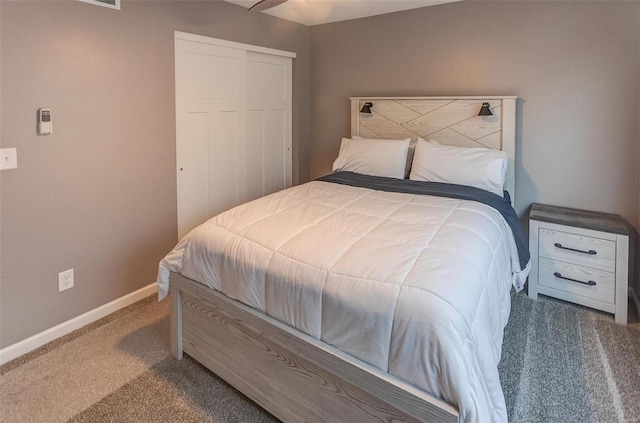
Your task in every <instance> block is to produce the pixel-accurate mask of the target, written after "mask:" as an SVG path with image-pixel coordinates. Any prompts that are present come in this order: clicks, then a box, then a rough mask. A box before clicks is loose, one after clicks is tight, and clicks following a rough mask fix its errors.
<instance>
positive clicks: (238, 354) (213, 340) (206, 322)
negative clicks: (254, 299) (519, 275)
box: [170, 97, 516, 423]
mask: <svg viewBox="0 0 640 423" xmlns="http://www.w3.org/2000/svg"><path fill="white" fill-rule="evenodd" d="M365 101H371V102H373V103H374V107H373V110H374V117H373V119H372V117H371V116H368V117H366V118H365V117H363V118H362V119H360V114H359V110H360V107H361V103H363V102H365ZM484 101H488V102H490V103H491V105H492V109H493V110H494V115H498V116H497V119H498V120H499V122H500V123H499V127H498V130H497V131H498V132H499V136H497V137H496V136H495V133H496V131H491V130H490V128H489V129H487V128H484V129H483V128H480V129H478V128H476V129H473V128H472V129H469V127H471V126H476V127H477V126H478V125H481V123H480V122H481V121H480V120H479V119H475V114H477V110H479V108H480V106H481V104H482V102H484ZM394 102H398V103H397V104H399V105H400V106H401V107H398V106H397V104H394ZM456 103H457V104H456ZM470 104H472V105H470ZM515 104H516V101H515V97H420V98H418V97H412V98H379V97H367V98H352V99H351V110H352V135H361V136H365V137H378V138H381V137H386V138H392V137H394V138H398V136H402V137H404V136H403V135H402V134H397V135H395V134H396V132H397V131H401V130H399V129H398V126H400V127H403V128H405V127H409V128H412V129H415V128H417V127H418V126H420V128H427V129H430V130H432V132H430V133H429V132H425V133H422V131H420V132H414V137H413V138H415V136H417V135H423V136H426V137H428V138H431V139H436V140H437V141H438V142H441V143H446V144H458V145H469V141H468V140H469V139H471V138H469V134H470V133H472V132H473V133H475V134H476V135H478V134H479V135H480V138H482V137H486V134H487V133H490V134H493V136H492V137H486V138H485V140H488V139H491V138H493V139H499V145H492V146H491V147H493V148H497V149H502V150H504V151H506V152H507V154H508V156H509V160H510V165H511V166H509V167H510V171H509V172H508V179H509V181H508V187H510V193H511V195H512V198H513V197H514V192H513V187H514V186H515V185H514V178H513V175H514V174H513V166H512V165H513V159H514V157H515ZM447 105H449V107H447ZM403 107H404V108H408V109H411V110H413V111H414V112H416V113H419V114H420V116H422V118H415V117H414V118H412V119H409V120H407V116H406V115H404V116H403V115H402V114H401V113H398V112H400V111H402V109H403ZM428 109H431V110H430V111H427V110H428ZM443 109H444V110H443ZM437 110H440V112H437ZM470 110H476V112H475V114H473V113H472V114H473V116H467V117H466V118H464V116H465V115H469V114H470V113H471V112H470ZM434 111H435V113H433V114H432V115H431V116H429V118H428V119H427V118H425V116H427V115H428V114H429V113H430V112H434ZM443 112H447V113H448V114H447V115H443ZM378 113H380V114H382V113H386V114H387V116H382V117H383V118H384V119H386V120H389V116H388V115H392V116H393V117H394V118H395V119H396V120H398V121H400V122H401V123H400V124H397V125H388V124H385V125H387V126H389V127H390V128H391V131H390V130H388V129H384V128H382V127H381V126H383V125H377V126H376V125H375V122H374V120H375V119H378V118H380V116H378V118H376V117H375V116H377V114H378ZM409 115H410V116H413V114H412V113H410V112H409ZM367 118H368V119H370V120H367V121H365V119H367ZM495 119H496V118H493V122H490V123H491V124H492V125H493V126H492V127H493V128H494V129H495ZM378 120H379V121H382V118H380V119H378ZM361 121H363V122H366V123H362V122H361ZM412 122H413V123H412ZM429 122H431V123H429ZM465 122H467V123H465ZM394 123H397V122H394ZM367 125H368V126H367ZM403 125H404V126H403ZM414 125H415V127H414ZM353 127H355V129H354V128H353ZM372 127H373V129H374V130H375V132H374V131H373V130H372V129H371V128H372ZM437 128H441V129H438V130H436V129H437ZM405 129H406V128H405ZM393 131H396V132H393ZM474 131H475V132H474ZM438 132H440V134H439V135H438ZM452 132H454V133H458V132H463V133H464V135H462V134H461V135H462V136H463V137H464V138H466V139H467V140H464V139H460V138H459V137H456V136H455V134H452ZM433 134H435V135H433ZM482 134H485V135H482ZM432 135H433V136H432ZM443 140H447V142H444V141H443ZM452 140H453V141H452ZM472 141H473V140H472ZM170 297H171V354H172V355H173V356H174V357H176V358H177V359H182V357H183V354H184V353H187V354H188V355H189V356H191V357H192V358H194V359H195V360H197V361H198V362H200V363H201V364H203V365H204V366H205V367H207V368H208V369H209V370H211V371H212V372H214V373H215V374H217V375H218V376H220V377H221V378H222V379H224V380H226V381H227V382H228V383H230V384H231V385H233V386H234V387H235V388H237V389H238V390H239V391H241V392H242V393H244V394H245V395H246V396H248V397H249V398H251V399H252V400H253V401H255V402H256V403H257V404H258V405H260V406H261V407H263V408H264V409H265V410H267V411H269V412H270V413H271V414H273V415H274V416H276V417H277V418H279V419H280V420H282V421H284V422H314V423H316V422H350V423H357V422H372V421H379V422H457V421H459V413H458V410H457V409H456V408H455V407H454V406H452V405H450V404H447V403H446V402H444V401H442V400H440V399H438V398H435V397H434V396H432V395H431V394H429V393H427V392H424V391H422V390H420V389H418V388H416V387H414V386H412V385H410V384H408V383H406V382H403V381H402V380H400V379H398V378H396V377H393V376H391V375H389V374H388V373H386V372H383V371H381V370H379V369H377V368H375V367H373V366H370V365H368V364H366V363H364V362H362V361H360V360H358V359H356V358H354V357H352V356H350V355H348V354H346V353H343V352H342V351H340V350H338V349H336V348H334V347H332V346H330V345H328V344H325V343H324V342H322V341H319V340H317V339H315V338H313V337H311V336H308V335H306V334H304V333H302V332H300V331H298V330H296V329H293V328H291V327H289V326H287V325H285V324H283V323H281V322H279V321H277V320H275V319H273V318H271V317H269V316H267V315H265V314H264V313H262V312H260V311H257V310H254V309H252V308H250V307H248V306H245V305H243V304H241V303H239V302H237V301H234V300H232V299H230V298H228V297H227V296H225V295H224V294H221V293H219V292H216V291H214V290H212V289H210V288H208V287H206V286H205V285H202V284H200V283H199V282H196V281H193V280H191V279H188V278H186V277H184V276H182V275H180V274H177V273H172V274H171V277H170Z"/></svg>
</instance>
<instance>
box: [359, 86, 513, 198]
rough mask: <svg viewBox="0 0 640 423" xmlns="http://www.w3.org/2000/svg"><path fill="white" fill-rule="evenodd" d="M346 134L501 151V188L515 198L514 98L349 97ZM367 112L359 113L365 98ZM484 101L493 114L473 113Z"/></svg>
mask: <svg viewBox="0 0 640 423" xmlns="http://www.w3.org/2000/svg"><path fill="white" fill-rule="evenodd" d="M350 100H351V135H352V136H356V135H359V136H361V137H363V138H385V139H403V138H411V139H412V140H416V139H417V138H418V136H421V137H422V138H425V139H431V140H434V141H437V142H439V143H440V144H446V145H457V146H461V147H485V148H490V149H493V150H503V151H505V152H506V153H507V157H508V158H509V167H508V170H507V181H506V186H505V188H506V189H507V191H509V194H511V197H512V201H513V200H514V198H515V191H514V188H515V171H514V165H515V111H516V97H515V96H489V97H352V98H351V99H350ZM368 101H370V102H372V103H373V107H372V108H371V111H372V115H370V116H367V115H361V114H360V109H361V108H362V106H363V105H364V103H365V102H368ZM483 102H487V103H489V104H490V105H491V106H490V107H491V111H492V112H493V116H478V111H479V110H480V107H481V106H482V103H483Z"/></svg>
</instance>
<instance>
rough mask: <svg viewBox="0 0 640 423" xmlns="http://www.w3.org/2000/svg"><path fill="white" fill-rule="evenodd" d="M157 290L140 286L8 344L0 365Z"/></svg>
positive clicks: (152, 285) (0, 355)
mask: <svg viewBox="0 0 640 423" xmlns="http://www.w3.org/2000/svg"><path fill="white" fill-rule="evenodd" d="M156 292H158V285H157V284H156V283H155V282H154V283H152V284H150V285H147V286H145V287H144V288H140V289H138V290H137V291H134V292H132V293H130V294H127V295H125V296H124V297H120V298H118V299H116V300H113V301H111V302H110V303H107V304H105V305H103V306H100V307H98V308H95V309H93V310H91V311H88V312H86V313H84V314H82V315H80V316H78V317H74V318H73V319H71V320H67V321H66V322H64V323H60V324H59V325H57V326H54V327H52V328H50V329H47V330H45V331H43V332H40V333H38V334H35V335H33V336H31V337H29V338H27V339H25V340H22V341H20V342H16V343H15V344H13V345H9V346H8V347H6V348H3V349H1V350H0V365H1V364H4V363H7V362H9V361H11V360H13V359H14V358H18V357H20V356H21V355H23V354H26V353H28V352H31V351H33V350H35V349H36V348H38V347H41V346H43V345H44V344H46V343H48V342H51V341H53V340H55V339H58V338H60V337H61V336H64V335H66V334H68V333H71V332H73V331H74V330H76V329H80V328H81V327H83V326H86V325H88V324H89V323H93V322H95V321H96V320H100V319H102V318H103V317H105V316H107V315H109V314H111V313H113V312H115V311H118V310H120V309H122V308H125V307H126V306H128V305H131V304H133V303H135V302H136V301H140V300H141V299H143V298H146V297H148V296H149V295H153V294H154V293H156Z"/></svg>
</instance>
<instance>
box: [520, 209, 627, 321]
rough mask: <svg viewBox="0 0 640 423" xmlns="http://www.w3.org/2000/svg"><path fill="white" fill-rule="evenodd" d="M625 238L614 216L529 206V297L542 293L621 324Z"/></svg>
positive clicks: (620, 221)
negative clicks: (602, 313)
mask: <svg viewBox="0 0 640 423" xmlns="http://www.w3.org/2000/svg"><path fill="white" fill-rule="evenodd" d="M629 237H630V230H629V226H628V224H627V223H626V221H625V220H624V219H623V218H622V217H620V216H618V215H615V214H608V213H598V212H591V211H585V210H577V209H569V208H565V207H555V206H548V205H543V204H533V206H532V207H531V212H530V213H529V250H530V251H531V273H530V274H529V288H528V289H529V297H530V298H533V299H536V298H538V294H544V295H548V296H550V297H554V298H559V299H561V300H565V301H570V302H572V303H575V304H580V305H583V306H587V307H591V308H595V309H598V310H602V311H605V312H608V313H613V314H615V320H616V323H620V324H623V325H626V324H627V301H628V299H627V295H628V289H629V288H628V287H629Z"/></svg>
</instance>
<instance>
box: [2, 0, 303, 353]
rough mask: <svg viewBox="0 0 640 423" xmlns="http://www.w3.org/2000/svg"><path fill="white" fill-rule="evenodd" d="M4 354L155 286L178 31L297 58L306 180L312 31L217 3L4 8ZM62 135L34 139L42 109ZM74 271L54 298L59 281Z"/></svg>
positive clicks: (298, 133) (170, 223) (171, 229)
mask: <svg viewBox="0 0 640 423" xmlns="http://www.w3.org/2000/svg"><path fill="white" fill-rule="evenodd" d="M0 11H1V17H0V19H1V21H0V31H1V32H0V42H1V57H2V63H1V75H2V80H1V104H0V105H1V108H2V120H3V122H2V123H3V125H2V127H1V143H2V147H17V149H18V165H19V167H18V169H16V170H10V171H2V172H1V174H0V178H1V179H0V190H1V191H0V192H1V194H0V203H1V208H0V213H1V214H0V216H1V221H0V227H1V235H0V242H1V246H2V249H1V253H0V347H6V346H8V345H11V344H13V343H15V342H18V341H20V340H22V339H24V338H27V337H28V336H31V335H33V334H36V333H38V332H40V331H43V330H45V329H48V328H50V327H52V326H54V325H56V324H59V323H61V322H64V321H66V320H68V319H71V318H73V317H75V316H78V315H80V314H82V313H84V312H87V311H89V310H92V309H94V308H96V307H98V306H101V305H103V304H106V303H107V302H109V301H112V300H114V299H116V298H119V297H121V296H123V295H126V294H128V293H130V292H133V291H135V290H136V289H139V288H141V287H143V286H146V285H148V284H150V283H151V282H153V281H154V280H155V277H156V271H157V265H158V261H159V260H160V259H161V258H162V257H163V256H164V254H166V253H167V252H168V251H169V250H170V249H171V248H172V247H173V246H174V245H175V243H176V242H177V239H176V238H177V227H176V181H175V169H174V167H175V118H174V113H175V112H174V47H173V36H174V34H173V33H174V31H175V30H178V31H184V32H190V33H195V34H200V35H207V36H212V37H217V38H223V39H227V40H231V41H237V42H242V43H248V44H255V45H260V46H265V47H271V48H277V49H282V50H288V51H293V52H296V53H297V54H298V57H297V59H296V60H295V61H294V106H293V114H294V120H293V122H294V128H293V129H294V131H293V140H294V162H293V163H294V180H298V179H299V180H300V181H303V182H304V181H306V180H307V179H308V175H309V169H308V166H309V164H308V141H307V140H308V139H309V122H310V117H309V109H310V103H309V97H310V96H309V94H310V82H309V78H310V52H309V51H310V30H309V28H308V27H306V26H302V25H298V24H294V23H291V22H287V21H284V20H281V19H277V18H273V17H271V16H268V15H265V14H247V13H246V11H245V10H244V9H242V8H240V7H238V6H235V5H231V4H228V3H224V2H220V1H211V2H197V1H196V2H186V1H178V2H172V1H162V2H160V1H157V2H150V1H128V0H123V4H122V10H121V11H113V10H110V9H107V8H103V7H96V6H92V5H88V4H85V3H80V2H77V1H46V2H34V1H18V2H11V1H2V2H1V9H0ZM40 107H49V108H51V109H52V115H53V128H54V133H53V135H51V136H47V137H39V136H36V133H35V132H36V131H35V124H36V110H37V109H38V108H40ZM68 268H74V269H75V285H76V286H75V288H73V289H71V290H69V291H65V292H62V293H58V288H57V274H58V272H60V271H63V270H66V269H68Z"/></svg>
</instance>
